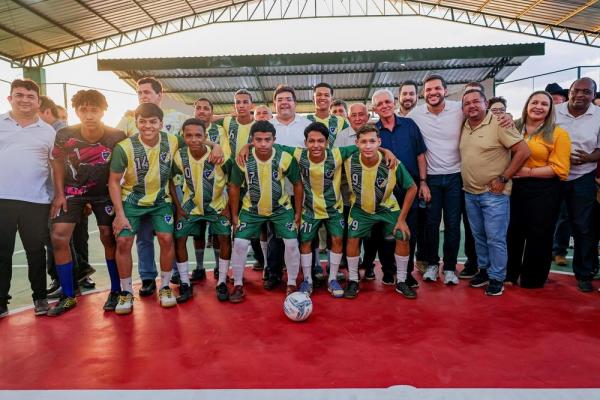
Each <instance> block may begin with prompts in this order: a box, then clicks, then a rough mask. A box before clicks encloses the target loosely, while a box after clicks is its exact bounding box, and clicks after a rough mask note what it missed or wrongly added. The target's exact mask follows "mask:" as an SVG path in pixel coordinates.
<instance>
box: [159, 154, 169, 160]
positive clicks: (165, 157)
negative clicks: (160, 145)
mask: <svg viewBox="0 0 600 400" xmlns="http://www.w3.org/2000/svg"><path fill="white" fill-rule="evenodd" d="M160 161H162V162H167V161H169V153H160Z"/></svg>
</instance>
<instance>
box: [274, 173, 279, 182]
mask: <svg viewBox="0 0 600 400" xmlns="http://www.w3.org/2000/svg"><path fill="white" fill-rule="evenodd" d="M273 179H275V180H279V171H273Z"/></svg>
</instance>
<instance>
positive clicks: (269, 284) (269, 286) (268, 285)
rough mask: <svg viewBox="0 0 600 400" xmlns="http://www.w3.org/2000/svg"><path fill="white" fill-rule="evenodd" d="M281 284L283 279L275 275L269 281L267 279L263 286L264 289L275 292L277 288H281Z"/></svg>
mask: <svg viewBox="0 0 600 400" xmlns="http://www.w3.org/2000/svg"><path fill="white" fill-rule="evenodd" d="M280 284H281V279H279V278H278V277H276V276H275V275H271V276H269V279H267V280H266V281H265V283H264V284H263V287H264V288H265V289H266V290H273V289H275V288H276V287H277V286H279V285H280Z"/></svg>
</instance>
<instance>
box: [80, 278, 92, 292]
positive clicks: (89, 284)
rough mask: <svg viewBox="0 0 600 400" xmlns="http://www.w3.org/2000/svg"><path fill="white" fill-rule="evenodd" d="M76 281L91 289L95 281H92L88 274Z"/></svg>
mask: <svg viewBox="0 0 600 400" xmlns="http://www.w3.org/2000/svg"><path fill="white" fill-rule="evenodd" d="M78 283H79V286H81V287H82V288H84V289H88V290H92V289H95V288H96V282H94V280H93V279H92V278H90V277H89V276H88V277H86V278H83V279H82V280H80V281H79V282H78Z"/></svg>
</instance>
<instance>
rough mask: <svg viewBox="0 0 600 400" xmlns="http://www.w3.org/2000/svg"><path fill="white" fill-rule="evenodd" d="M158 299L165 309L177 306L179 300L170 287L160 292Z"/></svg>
mask: <svg viewBox="0 0 600 400" xmlns="http://www.w3.org/2000/svg"><path fill="white" fill-rule="evenodd" d="M158 299H159V300H160V305H161V306H162V307H165V308H169V307H175V306H176V305H177V299H176V298H175V296H173V290H172V289H171V288H170V287H168V286H165V287H164V288H162V289H160V290H159V291H158Z"/></svg>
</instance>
